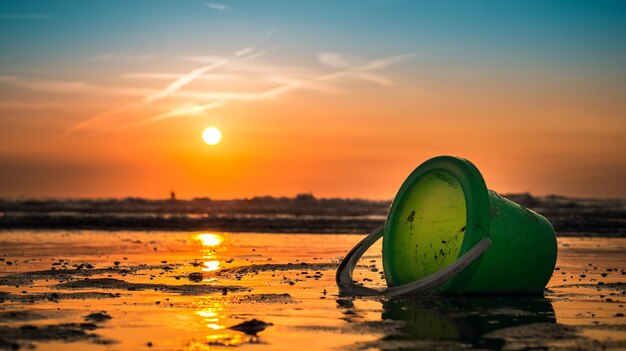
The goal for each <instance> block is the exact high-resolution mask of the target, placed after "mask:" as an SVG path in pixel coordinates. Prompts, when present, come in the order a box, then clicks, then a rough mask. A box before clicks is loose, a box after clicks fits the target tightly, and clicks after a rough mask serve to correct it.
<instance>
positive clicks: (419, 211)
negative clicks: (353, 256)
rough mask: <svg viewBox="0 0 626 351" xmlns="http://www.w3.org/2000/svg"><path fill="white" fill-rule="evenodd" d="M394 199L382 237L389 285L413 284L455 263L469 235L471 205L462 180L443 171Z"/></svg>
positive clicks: (418, 181) (430, 174)
mask: <svg viewBox="0 0 626 351" xmlns="http://www.w3.org/2000/svg"><path fill="white" fill-rule="evenodd" d="M396 200H400V201H396V202H394V207H395V208H392V212H393V216H391V214H390V217H389V219H388V221H387V223H386V226H388V228H387V229H388V230H387V233H388V234H389V235H386V236H385V238H384V240H383V258H384V261H385V262H384V265H385V275H386V277H387V281H388V283H390V285H399V284H405V283H409V282H412V281H415V280H418V279H421V278H423V277H425V276H427V275H430V274H432V273H434V272H436V271H438V270H440V269H442V268H444V267H446V266H448V265H450V264H451V263H453V262H454V261H455V260H456V258H457V257H458V256H459V252H460V250H461V244H462V243H463V239H464V237H465V227H466V222H467V221H466V219H467V218H466V217H467V209H466V205H465V195H464V193H463V189H462V187H461V185H460V184H459V182H458V180H457V179H456V178H455V177H454V176H453V175H452V174H451V173H449V172H447V171H444V170H433V171H430V172H427V173H425V174H423V175H422V176H421V177H419V178H418V179H416V180H415V181H414V182H413V183H412V184H410V185H409V188H408V189H407V191H406V192H404V194H403V197H402V198H401V199H396Z"/></svg>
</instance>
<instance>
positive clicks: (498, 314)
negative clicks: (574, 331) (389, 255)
mask: <svg viewBox="0 0 626 351" xmlns="http://www.w3.org/2000/svg"><path fill="white" fill-rule="evenodd" d="M382 319H383V320H396V321H402V322H404V326H403V327H402V329H401V333H399V334H398V335H394V336H393V338H399V339H410V340H414V339H423V340H457V341H461V342H465V343H468V344H471V345H473V346H475V347H481V348H488V349H500V348H501V347H502V346H503V345H504V343H505V342H504V340H501V339H498V338H490V337H489V334H490V333H492V332H494V331H496V330H500V329H505V328H513V327H523V326H525V325H530V324H535V323H545V324H555V323H556V317H555V314H554V310H553V308H552V303H551V302H550V301H549V300H548V299H546V298H543V297H536V298H522V297H472V298H437V299H431V298H419V297H416V298H408V299H398V300H389V301H385V302H384V303H383V312H382ZM389 337H390V336H387V338H389Z"/></svg>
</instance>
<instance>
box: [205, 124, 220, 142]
mask: <svg viewBox="0 0 626 351" xmlns="http://www.w3.org/2000/svg"><path fill="white" fill-rule="evenodd" d="M221 139H222V133H221V132H220V130H219V129H217V128H215V127H209V128H207V129H205V130H204V132H202V140H204V142H205V143H207V144H209V145H215V144H217V143H219V142H220V140H221Z"/></svg>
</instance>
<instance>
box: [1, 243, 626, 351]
mask: <svg viewBox="0 0 626 351" xmlns="http://www.w3.org/2000/svg"><path fill="white" fill-rule="evenodd" d="M360 239H361V236H360V235H328V234H320V235H307V234H297V235H292V234H243V233H237V234H226V233H224V234H222V233H220V234H216V233H200V232H193V233H183V232H172V233H165V232H158V233H157V232H104V231H102V232H100V231H84V232H68V231H39V232H34V231H2V232H0V349H29V348H32V347H34V348H36V349H39V350H85V349H94V350H142V349H145V350H233V349H241V350H249V349H254V350H264V349H268V350H270V349H271V350H293V349H294V348H301V349H306V350H313V349H320V350H322V349H323V350H336V349H342V350H405V349H406V350H408V349H411V350H414V349H418V350H421V349H423V350H458V349H481V350H498V349H511V350H516V349H556V350H559V349H564V350H570V349H580V350H603V349H609V350H618V349H626V317H624V314H626V308H625V305H626V271H625V270H626V254H625V252H626V239H623V238H559V259H558V262H557V267H558V268H557V270H555V272H554V274H553V277H552V280H551V281H550V283H549V285H548V290H546V293H545V296H544V297H493V296H492V297H415V298H406V299H393V300H390V299H383V298H356V299H355V298H345V297H339V296H337V289H336V287H335V283H334V273H335V268H336V265H337V263H338V260H339V259H340V258H341V257H342V256H343V255H344V254H345V253H346V252H347V250H348V249H349V248H351V247H352V246H353V245H354V244H355V243H356V242H357V241H359V240H360ZM355 277H356V278H358V279H359V280H362V281H363V282H364V283H365V284H367V285H370V286H375V287H376V286H378V287H382V286H383V285H384V279H383V278H382V263H381V257H380V244H378V245H377V246H375V247H374V248H373V249H372V250H371V251H370V252H368V253H367V254H366V255H365V257H364V258H363V260H362V261H361V266H360V267H359V268H358V269H357V271H356V274H355Z"/></svg>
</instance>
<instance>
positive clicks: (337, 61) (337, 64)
mask: <svg viewBox="0 0 626 351" xmlns="http://www.w3.org/2000/svg"><path fill="white" fill-rule="evenodd" d="M317 59H318V60H320V62H322V63H323V64H326V65H328V66H330V67H334V68H342V67H348V66H350V63H349V62H347V61H346V60H345V58H344V57H342V56H341V55H339V54H336V53H334V52H321V53H319V54H317Z"/></svg>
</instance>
